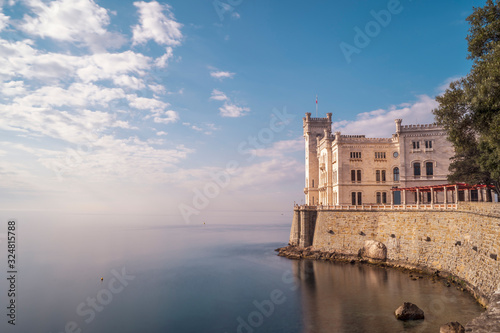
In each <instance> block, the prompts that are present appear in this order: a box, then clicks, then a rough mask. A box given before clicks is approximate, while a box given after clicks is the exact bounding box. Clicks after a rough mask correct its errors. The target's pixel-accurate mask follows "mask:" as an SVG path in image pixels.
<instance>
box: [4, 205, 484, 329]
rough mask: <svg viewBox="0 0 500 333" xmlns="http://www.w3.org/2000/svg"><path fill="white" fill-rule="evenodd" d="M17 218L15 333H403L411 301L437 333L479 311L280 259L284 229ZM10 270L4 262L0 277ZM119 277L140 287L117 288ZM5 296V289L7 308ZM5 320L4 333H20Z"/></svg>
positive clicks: (365, 275)
mask: <svg viewBox="0 0 500 333" xmlns="http://www.w3.org/2000/svg"><path fill="white" fill-rule="evenodd" d="M9 215H10V216H11V214H9ZM17 218H18V221H19V222H18V225H19V242H18V254H19V280H18V290H19V295H18V305H19V307H18V318H17V319H18V321H17V325H16V327H15V329H16V330H15V331H16V332H40V333H55V332H65V331H68V332H78V330H77V329H81V330H82V332H83V333H86V332H90V333H101V332H102V333H109V332H120V333H136V332H148V333H157V332H158V333H164V332H171V333H190V332H193V333H199V332H210V333H212V332H220V333H226V332H227V333H234V332H236V333H258V332H283V333H301V332H307V333H309V332H335V333H337V332H384V333H385V332H399V331H403V330H404V329H405V327H404V325H403V323H401V322H397V321H396V320H395V319H394V317H393V316H392V313H393V311H394V309H396V308H397V307H398V306H399V305H400V304H401V303H402V302H404V301H411V302H414V303H416V304H417V305H419V306H420V307H421V308H423V310H424V311H425V313H426V317H427V319H426V320H425V321H424V322H423V323H420V324H418V325H417V326H416V327H414V328H413V329H411V328H408V331H409V332H437V331H439V330H438V329H436V327H438V325H439V324H442V323H446V322H448V321H456V320H459V321H460V322H465V321H467V320H468V319H469V318H472V317H474V316H476V315H478V314H479V313H480V311H481V309H480V307H479V306H478V305H477V304H475V303H474V301H473V300H472V298H471V297H469V296H468V295H466V294H463V293H460V292H458V291H457V290H455V289H453V288H446V287H444V286H443V285H442V284H439V283H437V284H432V283H430V282H429V281H426V280H424V281H411V280H410V279H409V278H408V276H407V274H403V273H401V272H399V271H394V270H384V269H380V268H375V267H369V266H358V265H341V264H333V263H329V262H313V261H307V260H304V261H294V260H289V259H286V258H282V257H278V256H277V255H276V252H274V249H275V248H277V247H279V246H283V245H285V244H286V242H287V241H288V236H289V230H290V227H289V225H288V224H286V225H279V226H276V225H236V224H233V225H208V224H207V225H190V226H187V225H171V224H169V223H173V222H175V221H173V222H172V221H168V220H167V221H164V220H162V219H161V218H156V219H154V218H152V217H133V216H130V217H125V216H87V215H79V216H69V215H68V216H59V217H50V218H49V217H44V216H41V215H38V214H34V215H33V216H17ZM5 219H6V217H5ZM5 219H4V220H5ZM270 222H274V221H270ZM1 232H2V231H1V230H0V233H1ZM3 245H4V244H3ZM0 253H4V254H5V252H0ZM5 257H6V256H5ZM5 265H6V260H1V261H0V269H1V270H2V272H6V267H5ZM122 269H124V270H125V274H126V275H127V276H133V277H134V278H133V279H132V278H129V279H128V280H127V279H126V280H125V282H123V281H122V282H120V280H119V279H118V278H117V274H119V273H120V274H122ZM101 277H103V278H104V279H103V281H101ZM113 279H117V280H116V281H114V280H113ZM121 287H123V288H121ZM6 290H7V280H6V279H4V278H2V279H1V280H0V293H1V294H0V295H1V296H0V303H1V304H0V306H1V307H3V308H4V309H6V306H7V304H6V303H5V302H6V299H7V297H5V296H4V295H5V294H4V292H5V291H6ZM276 291H277V292H276ZM270 301H273V302H274V305H273V310H272V311H271V310H270V304H271V303H270ZM4 317H5V318H4V320H2V321H1V322H0V332H14V330H12V327H9V326H8V324H7V321H6V320H5V319H6V316H5V315H4ZM242 322H244V325H243V324H241V323H242ZM68 323H74V325H76V326H71V325H70V326H68V327H69V328H66V327H67V326H66V325H68ZM71 327H74V329H72V328H71Z"/></svg>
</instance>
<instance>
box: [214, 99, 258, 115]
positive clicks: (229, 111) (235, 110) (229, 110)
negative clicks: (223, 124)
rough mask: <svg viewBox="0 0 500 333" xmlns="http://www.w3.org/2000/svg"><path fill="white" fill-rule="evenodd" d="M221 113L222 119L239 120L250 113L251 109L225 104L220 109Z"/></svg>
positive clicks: (229, 103)
mask: <svg viewBox="0 0 500 333" xmlns="http://www.w3.org/2000/svg"><path fill="white" fill-rule="evenodd" d="M219 112H220V115H221V116H222V117H230V118H237V117H242V116H244V115H245V114H246V113H247V112H250V108H247V107H242V106H238V105H236V104H233V103H231V102H224V105H223V106H221V107H220V108H219Z"/></svg>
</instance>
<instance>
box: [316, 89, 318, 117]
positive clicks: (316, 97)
mask: <svg viewBox="0 0 500 333" xmlns="http://www.w3.org/2000/svg"><path fill="white" fill-rule="evenodd" d="M316 118H318V95H317V94H316Z"/></svg>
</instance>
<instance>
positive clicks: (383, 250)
mask: <svg viewBox="0 0 500 333" xmlns="http://www.w3.org/2000/svg"><path fill="white" fill-rule="evenodd" d="M359 254H360V256H361V257H366V258H370V259H376V260H386V259H387V247H386V246H385V245H384V243H381V242H377V241H374V240H367V241H365V245H364V246H363V248H362V249H361V250H360V251H359Z"/></svg>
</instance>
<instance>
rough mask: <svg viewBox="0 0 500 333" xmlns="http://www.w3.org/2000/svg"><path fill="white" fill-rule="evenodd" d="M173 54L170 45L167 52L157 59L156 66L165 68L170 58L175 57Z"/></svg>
mask: <svg viewBox="0 0 500 333" xmlns="http://www.w3.org/2000/svg"><path fill="white" fill-rule="evenodd" d="M173 55H174V53H173V51H172V48H171V47H170V46H169V47H167V48H166V51H165V53H164V54H163V55H162V56H161V57H159V58H157V59H155V65H156V67H159V68H165V67H166V66H167V63H168V61H169V60H170V58H172V57H173Z"/></svg>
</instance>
